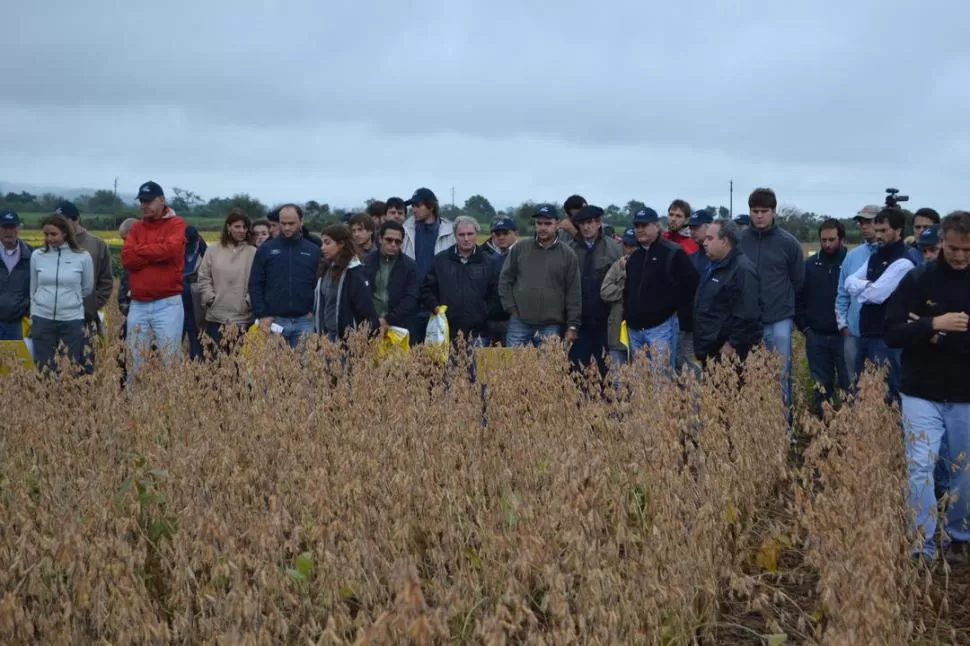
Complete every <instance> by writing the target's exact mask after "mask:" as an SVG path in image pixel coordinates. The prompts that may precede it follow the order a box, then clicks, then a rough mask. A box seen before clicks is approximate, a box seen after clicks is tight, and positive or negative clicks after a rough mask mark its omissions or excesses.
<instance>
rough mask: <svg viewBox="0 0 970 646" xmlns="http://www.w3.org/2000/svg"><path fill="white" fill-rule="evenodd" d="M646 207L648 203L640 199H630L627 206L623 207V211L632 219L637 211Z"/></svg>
mask: <svg viewBox="0 0 970 646" xmlns="http://www.w3.org/2000/svg"><path fill="white" fill-rule="evenodd" d="M645 208H647V205H646V204H644V203H643V202H641V201H640V200H630V201H629V202H627V203H626V206H625V207H623V211H624V214H625V215H626V216H627V217H629V218H630V219H631V220H632V219H633V216H634V215H636V212H637V211H639V210H640V209H645Z"/></svg>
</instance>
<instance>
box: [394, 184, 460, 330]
mask: <svg viewBox="0 0 970 646" xmlns="http://www.w3.org/2000/svg"><path fill="white" fill-rule="evenodd" d="M404 204H405V206H409V207H411V216H410V217H409V218H408V219H407V220H405V221H404V248H403V249H401V253H403V254H404V255H405V256H407V257H409V258H411V259H412V260H413V261H414V262H415V263H416V264H417V265H418V284H421V283H423V282H424V277H425V276H427V275H428V272H429V271H430V270H431V265H432V264H433V263H434V257H435V256H437V255H438V254H439V253H441V252H442V251H444V250H445V249H448V248H449V247H451V246H453V245H454V244H455V242H456V239H455V227H454V225H453V224H452V222H451V221H450V220H446V219H444V218H442V217H441V215H440V213H441V212H440V207H439V205H438V197H437V196H436V195H435V194H434V191H432V190H431V189H430V188H423V187H422V188H419V189H417V190H416V191H414V194H413V195H411V199H410V200H408V201H407V202H405V203H404ZM430 316H431V312H429V311H428V310H426V309H423V308H420V309H419V310H418V313H417V314H416V315H415V317H414V321H413V323H412V324H411V326H410V328H409V330H410V333H411V343H412V344H415V343H421V342H423V341H424V335H425V331H426V330H427V327H428V317H430Z"/></svg>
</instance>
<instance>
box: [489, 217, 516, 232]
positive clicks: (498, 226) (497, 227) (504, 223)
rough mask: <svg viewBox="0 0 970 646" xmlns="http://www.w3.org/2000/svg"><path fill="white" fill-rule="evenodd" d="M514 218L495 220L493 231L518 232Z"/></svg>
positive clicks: (493, 221)
mask: <svg viewBox="0 0 970 646" xmlns="http://www.w3.org/2000/svg"><path fill="white" fill-rule="evenodd" d="M518 230H519V227H517V226H515V220H513V219H512V218H495V219H494V220H492V231H518Z"/></svg>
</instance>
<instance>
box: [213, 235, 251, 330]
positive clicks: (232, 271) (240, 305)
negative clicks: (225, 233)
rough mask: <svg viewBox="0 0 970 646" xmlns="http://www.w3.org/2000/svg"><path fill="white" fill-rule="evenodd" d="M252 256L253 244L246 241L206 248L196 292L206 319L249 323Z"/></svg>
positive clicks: (224, 322)
mask: <svg viewBox="0 0 970 646" xmlns="http://www.w3.org/2000/svg"><path fill="white" fill-rule="evenodd" d="M255 255H256V247H254V246H252V245H249V244H244V245H240V246H234V247H223V246H222V245H221V244H220V245H213V246H211V247H209V248H208V250H206V252H205V256H203V257H202V264H201V265H200V266H199V293H200V295H201V296H202V306H203V307H204V308H205V310H206V312H205V320H206V321H211V322H213V323H222V324H226V323H234V324H246V325H248V324H249V323H252V322H253V307H252V305H251V304H250V302H249V270H250V269H251V268H252V266H253V257H254V256H255Z"/></svg>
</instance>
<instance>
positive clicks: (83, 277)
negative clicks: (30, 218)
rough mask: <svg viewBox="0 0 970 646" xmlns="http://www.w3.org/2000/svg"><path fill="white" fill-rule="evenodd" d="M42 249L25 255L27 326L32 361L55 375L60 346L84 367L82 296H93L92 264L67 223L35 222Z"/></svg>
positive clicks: (52, 218)
mask: <svg viewBox="0 0 970 646" xmlns="http://www.w3.org/2000/svg"><path fill="white" fill-rule="evenodd" d="M40 225H41V228H42V229H43V230H44V246H43V247H42V248H40V249H38V250H36V251H34V253H33V254H31V256H30V323H31V330H32V331H31V338H32V339H33V344H34V362H35V363H36V364H37V367H38V368H40V369H41V370H43V369H44V368H48V369H50V370H55V368H56V357H57V352H58V349H59V347H60V345H61V344H62V343H63V344H64V346H65V347H66V349H67V356H68V357H69V358H70V360H71V361H72V362H73V363H76V364H77V365H78V366H81V365H83V363H84V297H85V296H88V295H89V294H91V292H93V291H94V262H93V261H92V260H91V256H90V255H89V254H88V252H87V251H85V250H83V249H81V247H80V246H78V244H77V240H75V239H74V232H73V231H72V229H71V226H70V225H69V224H68V222H67V218H65V217H64V216H63V215H59V214H57V213H54V214H51V215H48V216H47V217H46V218H44V219H43V220H41V223H40Z"/></svg>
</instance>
